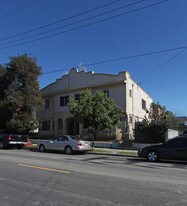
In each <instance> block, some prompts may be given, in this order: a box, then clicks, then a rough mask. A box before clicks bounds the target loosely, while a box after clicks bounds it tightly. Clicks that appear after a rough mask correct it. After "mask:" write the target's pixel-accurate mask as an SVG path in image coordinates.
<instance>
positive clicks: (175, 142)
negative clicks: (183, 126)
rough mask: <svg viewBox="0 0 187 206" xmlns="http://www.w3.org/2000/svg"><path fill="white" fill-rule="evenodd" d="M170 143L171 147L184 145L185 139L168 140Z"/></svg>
mask: <svg viewBox="0 0 187 206" xmlns="http://www.w3.org/2000/svg"><path fill="white" fill-rule="evenodd" d="M168 145H169V146H171V147H181V146H183V140H182V139H174V140H170V141H169V142H168Z"/></svg>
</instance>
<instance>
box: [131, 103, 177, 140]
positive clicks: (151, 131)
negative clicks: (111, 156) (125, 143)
mask: <svg viewBox="0 0 187 206" xmlns="http://www.w3.org/2000/svg"><path fill="white" fill-rule="evenodd" d="M177 128H178V123H177V119H176V118H175V116H174V114H173V113H172V112H170V111H167V110H166V108H165V107H162V106H161V105H160V104H159V103H152V105H151V107H150V111H147V114H146V115H145V118H144V119H143V121H142V122H137V123H136V124H135V130H134V134H135V142H137V143H160V142H164V141H165V134H166V132H167V130H168V129H177Z"/></svg>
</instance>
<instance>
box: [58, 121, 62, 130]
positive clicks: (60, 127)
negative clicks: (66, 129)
mask: <svg viewBox="0 0 187 206" xmlns="http://www.w3.org/2000/svg"><path fill="white" fill-rule="evenodd" d="M58 129H59V130H60V129H63V122H62V119H59V120H58Z"/></svg>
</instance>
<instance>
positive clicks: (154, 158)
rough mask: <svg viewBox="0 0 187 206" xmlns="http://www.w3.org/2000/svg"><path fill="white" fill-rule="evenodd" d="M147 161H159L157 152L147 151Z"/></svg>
mask: <svg viewBox="0 0 187 206" xmlns="http://www.w3.org/2000/svg"><path fill="white" fill-rule="evenodd" d="M147 159H148V160H149V161H150V162H156V161H158V160H159V155H158V152H156V151H153V150H152V151H149V152H148V153H147Z"/></svg>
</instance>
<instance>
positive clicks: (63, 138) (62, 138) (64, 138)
mask: <svg viewBox="0 0 187 206" xmlns="http://www.w3.org/2000/svg"><path fill="white" fill-rule="evenodd" d="M60 141H62V142H64V141H68V138H67V137H66V136H62V137H61V138H60Z"/></svg>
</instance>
